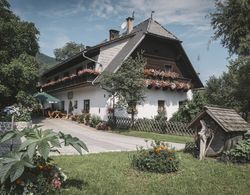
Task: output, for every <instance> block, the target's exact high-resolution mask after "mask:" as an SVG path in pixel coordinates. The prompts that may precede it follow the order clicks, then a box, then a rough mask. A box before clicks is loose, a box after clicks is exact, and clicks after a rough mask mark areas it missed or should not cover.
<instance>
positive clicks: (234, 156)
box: [221, 139, 250, 163]
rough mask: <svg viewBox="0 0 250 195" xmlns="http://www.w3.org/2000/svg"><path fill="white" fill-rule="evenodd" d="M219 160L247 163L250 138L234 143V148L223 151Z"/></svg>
mask: <svg viewBox="0 0 250 195" xmlns="http://www.w3.org/2000/svg"><path fill="white" fill-rule="evenodd" d="M221 160H222V161H225V162H233V163H249V162H250V139H246V140H241V141H239V142H238V143H237V144H236V146H235V147H234V148H232V149H230V150H228V151H225V152H223V154H222V156H221Z"/></svg>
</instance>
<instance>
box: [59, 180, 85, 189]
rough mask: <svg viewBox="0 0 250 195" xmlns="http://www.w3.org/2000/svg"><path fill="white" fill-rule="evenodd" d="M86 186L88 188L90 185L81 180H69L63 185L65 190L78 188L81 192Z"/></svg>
mask: <svg viewBox="0 0 250 195" xmlns="http://www.w3.org/2000/svg"><path fill="white" fill-rule="evenodd" d="M86 186H88V183H87V182H85V181H83V180H79V179H67V180H66V181H65V182H64V183H63V188H64V189H67V188H72V187H73V188H77V189H79V190H82V189H83V188H84V187H86Z"/></svg>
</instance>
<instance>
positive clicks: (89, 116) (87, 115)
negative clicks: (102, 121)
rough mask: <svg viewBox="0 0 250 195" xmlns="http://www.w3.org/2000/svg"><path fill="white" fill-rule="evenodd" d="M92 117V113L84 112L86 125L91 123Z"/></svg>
mask: <svg viewBox="0 0 250 195" xmlns="http://www.w3.org/2000/svg"><path fill="white" fill-rule="evenodd" d="M90 119H91V114H89V113H85V114H84V124H85V125H89V123H90Z"/></svg>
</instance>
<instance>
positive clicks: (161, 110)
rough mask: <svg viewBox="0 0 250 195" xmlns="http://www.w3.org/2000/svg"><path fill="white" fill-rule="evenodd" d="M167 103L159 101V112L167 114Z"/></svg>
mask: <svg viewBox="0 0 250 195" xmlns="http://www.w3.org/2000/svg"><path fill="white" fill-rule="evenodd" d="M165 111H166V110H165V101H164V100H158V112H165Z"/></svg>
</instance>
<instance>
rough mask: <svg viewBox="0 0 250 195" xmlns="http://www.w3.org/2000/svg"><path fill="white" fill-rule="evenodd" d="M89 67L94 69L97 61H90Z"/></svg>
mask: <svg viewBox="0 0 250 195" xmlns="http://www.w3.org/2000/svg"><path fill="white" fill-rule="evenodd" d="M87 69H92V70H94V69H95V63H94V62H90V63H88V64H87Z"/></svg>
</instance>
